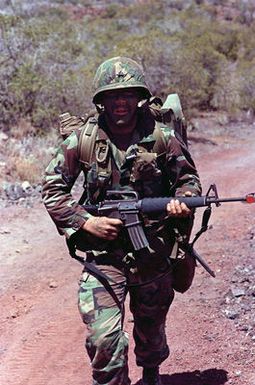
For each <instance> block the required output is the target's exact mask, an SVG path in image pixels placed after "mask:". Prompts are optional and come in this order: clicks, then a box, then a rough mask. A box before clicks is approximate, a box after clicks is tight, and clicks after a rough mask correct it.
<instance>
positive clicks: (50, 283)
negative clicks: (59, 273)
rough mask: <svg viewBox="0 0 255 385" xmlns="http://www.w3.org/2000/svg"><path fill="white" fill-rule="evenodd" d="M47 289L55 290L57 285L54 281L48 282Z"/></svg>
mask: <svg viewBox="0 0 255 385" xmlns="http://www.w3.org/2000/svg"><path fill="white" fill-rule="evenodd" d="M49 287H50V288H51V289H55V288H56V287H58V284H57V282H56V281H50V282H49Z"/></svg>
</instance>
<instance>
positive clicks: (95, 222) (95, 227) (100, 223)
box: [82, 217, 123, 241]
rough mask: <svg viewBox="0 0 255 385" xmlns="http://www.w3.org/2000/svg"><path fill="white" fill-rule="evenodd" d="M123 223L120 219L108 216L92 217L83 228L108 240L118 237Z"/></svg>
mask: <svg viewBox="0 0 255 385" xmlns="http://www.w3.org/2000/svg"><path fill="white" fill-rule="evenodd" d="M122 225H123V223H122V221H121V220H120V219H116V218H108V217H91V218H89V219H88V220H87V221H86V222H85V223H84V225H83V227H82V228H83V230H85V231H88V232H89V233H90V234H92V235H95V236H96V237H98V238H102V239H105V240H107V241H113V240H114V239H116V238H117V237H118V234H119V232H120V229H121V227H122Z"/></svg>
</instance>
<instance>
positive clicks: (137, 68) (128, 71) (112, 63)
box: [93, 56, 151, 104]
mask: <svg viewBox="0 0 255 385" xmlns="http://www.w3.org/2000/svg"><path fill="white" fill-rule="evenodd" d="M124 88H140V89H141V90H142V91H143V95H144V98H149V97H150V96H151V93H150V91H149V89H148V86H147V84H146V82H145V77H144V71H143V68H142V66H141V65H140V64H138V63H137V62H136V61H134V60H133V59H129V58H127V57H122V56H118V57H114V58H111V59H108V60H106V61H104V62H103V63H102V64H101V65H100V66H99V67H98V69H97V72H96V75H95V78H94V95H93V102H94V103H95V104H97V103H98V102H99V94H101V93H102V92H104V91H109V90H116V89H124Z"/></svg>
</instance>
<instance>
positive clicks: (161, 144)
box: [152, 122, 167, 155]
mask: <svg viewBox="0 0 255 385" xmlns="http://www.w3.org/2000/svg"><path fill="white" fill-rule="evenodd" d="M152 135H153V137H154V139H155V140H156V142H155V144H154V146H153V151H154V152H156V153H157V154H158V155H161V154H163V153H165V152H166V150H167V139H166V137H165V135H164V133H163V130H162V128H161V125H160V123H159V122H156V125H155V128H154V131H153V134H152Z"/></svg>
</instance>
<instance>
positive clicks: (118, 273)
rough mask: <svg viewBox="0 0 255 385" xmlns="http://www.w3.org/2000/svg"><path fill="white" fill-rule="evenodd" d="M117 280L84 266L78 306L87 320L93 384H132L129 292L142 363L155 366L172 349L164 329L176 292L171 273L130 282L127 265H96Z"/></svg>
mask: <svg viewBox="0 0 255 385" xmlns="http://www.w3.org/2000/svg"><path fill="white" fill-rule="evenodd" d="M97 267H98V268H99V269H100V270H101V271H103V273H105V274H107V276H108V277H110V278H112V280H113V281H114V282H112V281H110V280H108V281H107V284H105V283H104V284H103V283H102V282H100V281H102V280H101V279H100V278H99V279H98V277H96V276H95V275H92V274H90V273H89V272H87V271H84V272H83V274H82V277H81V281H80V288H79V295H78V306H79V311H80V314H81V316H82V319H83V322H84V323H85V324H86V326H87V337H86V349H87V353H88V355H89V358H90V361H91V367H92V376H93V385H99V384H100V385H129V384H130V383H131V382H130V379H129V377H128V334H127V333H126V332H125V331H124V330H123V322H124V301H125V298H126V295H127V293H129V298H130V310H131V312H132V314H133V318H134V328H133V337H134V341H135V355H136V362H137V365H138V366H142V367H154V366H158V365H159V364H161V362H163V361H164V360H165V359H166V358H167V357H168V355H169V348H168V346H167V341H166V335H165V322H166V316H167V312H168V310H169V307H170V305H171V302H172V301H173V298H174V291H173V289H172V283H171V273H170V272H168V273H166V274H162V275H161V276H160V277H159V278H158V279H156V280H153V281H151V282H149V283H146V284H144V285H141V286H131V287H130V286H128V285H127V278H128V277H126V275H125V274H124V272H123V270H122V269H118V268H116V267H114V266H105V265H104V266H97Z"/></svg>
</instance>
